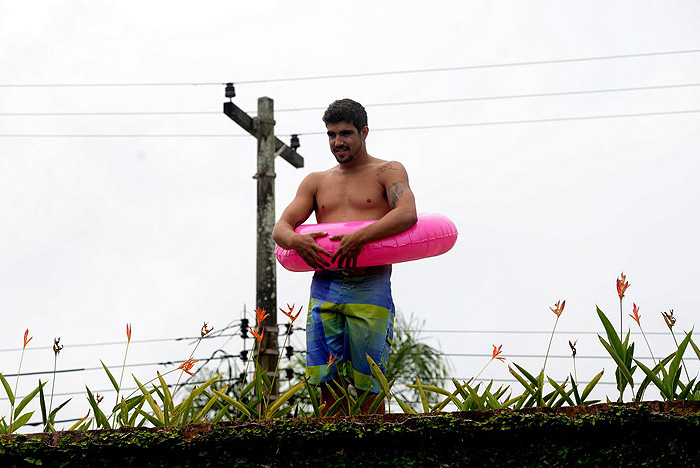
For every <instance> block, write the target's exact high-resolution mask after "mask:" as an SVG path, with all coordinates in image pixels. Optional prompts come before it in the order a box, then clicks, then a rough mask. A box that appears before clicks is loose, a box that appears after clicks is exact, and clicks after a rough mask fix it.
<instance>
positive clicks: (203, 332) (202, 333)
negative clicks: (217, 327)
mask: <svg viewBox="0 0 700 468" xmlns="http://www.w3.org/2000/svg"><path fill="white" fill-rule="evenodd" d="M208 325H209V324H208V323H207V322H204V325H202V329H201V330H200V332H199V335H200V336H201V337H202V338H204V337H205V336H207V335H208V334H209V333H211V331H212V330H213V329H214V327H209V326H208Z"/></svg>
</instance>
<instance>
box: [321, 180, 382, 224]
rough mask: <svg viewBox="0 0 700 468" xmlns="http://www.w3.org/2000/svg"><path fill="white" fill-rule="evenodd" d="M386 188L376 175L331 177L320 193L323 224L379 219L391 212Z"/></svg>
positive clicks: (324, 181) (323, 183) (325, 182)
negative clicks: (349, 220)
mask: <svg viewBox="0 0 700 468" xmlns="http://www.w3.org/2000/svg"><path fill="white" fill-rule="evenodd" d="M389 209H390V207H389V203H388V201H387V198H386V193H385V189H384V187H382V185H381V184H380V183H379V181H378V180H377V177H376V176H375V175H374V174H367V175H363V176H362V177H334V176H328V177H326V178H324V180H323V181H322V183H321V184H319V187H318V190H317V192H316V216H317V218H318V219H319V222H336V221H341V220H348V219H352V220H359V219H377V218H378V217H381V216H383V215H384V214H386V213H387V212H388V211H389Z"/></svg>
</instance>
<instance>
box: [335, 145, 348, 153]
mask: <svg viewBox="0 0 700 468" xmlns="http://www.w3.org/2000/svg"><path fill="white" fill-rule="evenodd" d="M347 152H348V148H346V147H344V146H341V147H339V148H336V149H335V154H339V153H347Z"/></svg>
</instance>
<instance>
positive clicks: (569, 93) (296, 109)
mask: <svg viewBox="0 0 700 468" xmlns="http://www.w3.org/2000/svg"><path fill="white" fill-rule="evenodd" d="M698 86H700V83H684V84H675V85H658V86H635V87H625V88H607V89H589V90H575V91H561V92H551V93H529V94H504V95H493V96H474V97H465V98H449V99H430V100H422V101H403V102H380V103H370V104H365V105H364V107H393V106H418V105H431V104H451V103H459V102H473V101H492V100H507V99H524V98H538V97H557V96H575V95H587V94H601V93H619V92H631V91H652V90H662V89H678V88H692V87H698ZM325 109H326V107H325V106H323V107H321V106H317V107H294V108H287V109H275V112H306V111H323V110H325ZM248 113H251V114H254V113H255V111H248ZM136 115H154V116H156V115H221V112H219V111H113V112H110V111H107V112H0V117H76V116H77V117H81V116H136Z"/></svg>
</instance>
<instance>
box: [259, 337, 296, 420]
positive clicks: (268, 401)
mask: <svg viewBox="0 0 700 468" xmlns="http://www.w3.org/2000/svg"><path fill="white" fill-rule="evenodd" d="M291 330H292V324H289V327H288V328H287V333H285V335H284V343H282V349H284V348H285V346H287V340H288V339H289V333H290V332H291ZM281 360H282V353H279V355H278V356H277V364H276V365H275V373H274V374H273V375H272V382H271V383H270V393H268V395H267V401H266V402H265V408H267V405H268V404H270V394H271V393H272V389H273V388H275V380H276V379H277V371H278V370H279V368H280V361H281Z"/></svg>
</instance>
